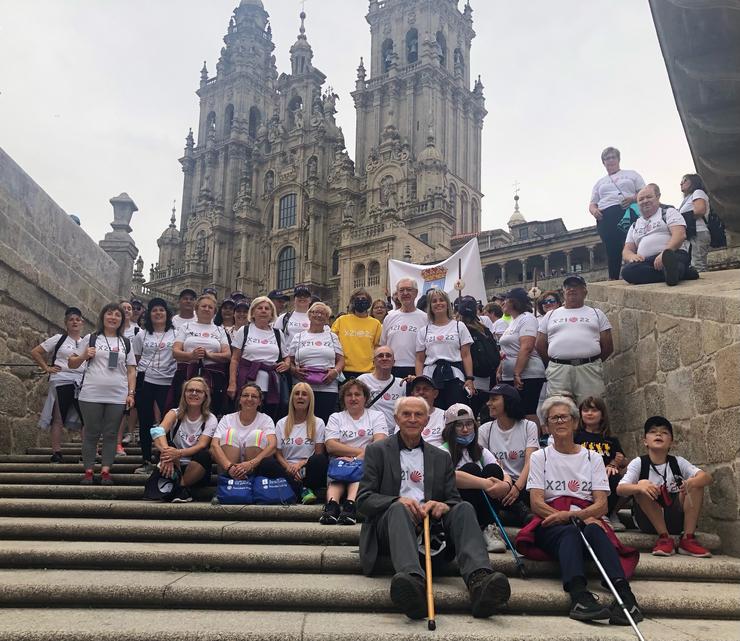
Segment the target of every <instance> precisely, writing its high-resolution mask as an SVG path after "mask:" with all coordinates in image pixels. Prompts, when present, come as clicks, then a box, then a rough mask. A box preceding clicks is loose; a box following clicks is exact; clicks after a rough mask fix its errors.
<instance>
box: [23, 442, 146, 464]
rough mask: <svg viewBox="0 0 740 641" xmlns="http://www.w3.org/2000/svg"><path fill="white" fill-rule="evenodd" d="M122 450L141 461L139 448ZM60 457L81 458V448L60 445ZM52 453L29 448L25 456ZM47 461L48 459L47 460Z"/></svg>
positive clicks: (127, 447) (48, 449) (37, 448)
mask: <svg viewBox="0 0 740 641" xmlns="http://www.w3.org/2000/svg"><path fill="white" fill-rule="evenodd" d="M123 449H124V450H126V456H138V457H139V459H141V448H140V447H129V446H128V445H124V446H123ZM61 452H62V456H82V448H81V447H80V445H79V444H77V445H75V446H74V447H72V446H66V445H64V444H63V445H62V449H61ZM52 453H53V450H52V449H51V448H50V447H29V448H28V449H27V450H26V454H35V455H41V454H43V455H44V456H47V457H49V456H51V455H52ZM47 461H48V458H47Z"/></svg>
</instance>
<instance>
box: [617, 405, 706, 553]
mask: <svg viewBox="0 0 740 641" xmlns="http://www.w3.org/2000/svg"><path fill="white" fill-rule="evenodd" d="M644 442H645V447H647V451H648V453H647V454H646V455H644V456H640V457H637V458H635V459H633V460H632V461H631V462H630V464H629V465H628V466H627V471H626V472H625V474H624V477H623V478H622V480H621V481H620V483H619V485H618V486H617V494H619V496H634V498H635V505H634V508H633V514H634V517H635V520H636V522H637V526H638V527H639V528H640V529H641V530H642V531H643V532H648V533H650V534H658V540H657V541H656V543H655V547H654V548H653V554H654V555H655V556H671V555H672V554H674V552H675V547H674V542H673V539H672V538H671V537H670V536H669V534H680V533H681V532H682V531H683V536H682V537H681V540H680V542H679V544H678V553H679V554H688V555H690V556H696V557H710V556H712V555H711V553H710V552H709V550H707V549H706V548H704V547H703V546H701V545H700V544H699V542H698V541H697V540H696V538H695V537H694V532H695V530H696V523H697V521H698V520H699V512H700V511H701V505H702V501H703V499H704V488H705V487H706V486H707V485H709V484H710V483H711V482H712V477H711V476H710V475H709V474H707V473H706V472H704V471H703V470H700V469H699V468H698V467H696V466H694V465H692V464H691V463H689V462H688V461H687V460H686V459H685V458H683V457H681V456H672V455H670V454H669V453H668V452H669V451H670V449H671V445H673V426H672V425H671V422H670V421H669V420H668V419H667V418H664V417H662V416H653V417H651V418H649V419H648V420H647V421H646V422H645V441H644Z"/></svg>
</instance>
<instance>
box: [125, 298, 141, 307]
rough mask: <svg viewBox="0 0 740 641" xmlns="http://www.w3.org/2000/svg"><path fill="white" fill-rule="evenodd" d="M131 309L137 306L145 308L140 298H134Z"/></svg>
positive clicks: (131, 301)
mask: <svg viewBox="0 0 740 641" xmlns="http://www.w3.org/2000/svg"><path fill="white" fill-rule="evenodd" d="M129 302H130V303H131V307H136V306H137V305H138V306H139V307H144V303H142V302H141V301H140V300H139V299H138V298H132V299H131V300H130V301H129Z"/></svg>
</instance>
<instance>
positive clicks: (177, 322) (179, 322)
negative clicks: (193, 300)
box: [172, 314, 198, 330]
mask: <svg viewBox="0 0 740 641" xmlns="http://www.w3.org/2000/svg"><path fill="white" fill-rule="evenodd" d="M197 322H198V319H197V318H196V316H195V314H193V315H192V316H191V317H190V318H183V317H182V316H180V314H175V315H174V316H173V317H172V325H173V326H174V327H175V330H178V329H180V328H181V327H182V326H183V325H185V323H197Z"/></svg>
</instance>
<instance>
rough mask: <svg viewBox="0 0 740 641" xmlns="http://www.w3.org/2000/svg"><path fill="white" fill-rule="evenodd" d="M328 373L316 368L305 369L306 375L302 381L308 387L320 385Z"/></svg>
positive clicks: (325, 370)
mask: <svg viewBox="0 0 740 641" xmlns="http://www.w3.org/2000/svg"><path fill="white" fill-rule="evenodd" d="M328 371H329V370H327V369H320V368H318V367H306V368H305V369H304V372H305V373H306V375H305V377H304V380H305V381H306V383H308V384H309V385H321V384H322V383H323V382H324V377H325V376H326V373H327V372H328Z"/></svg>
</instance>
